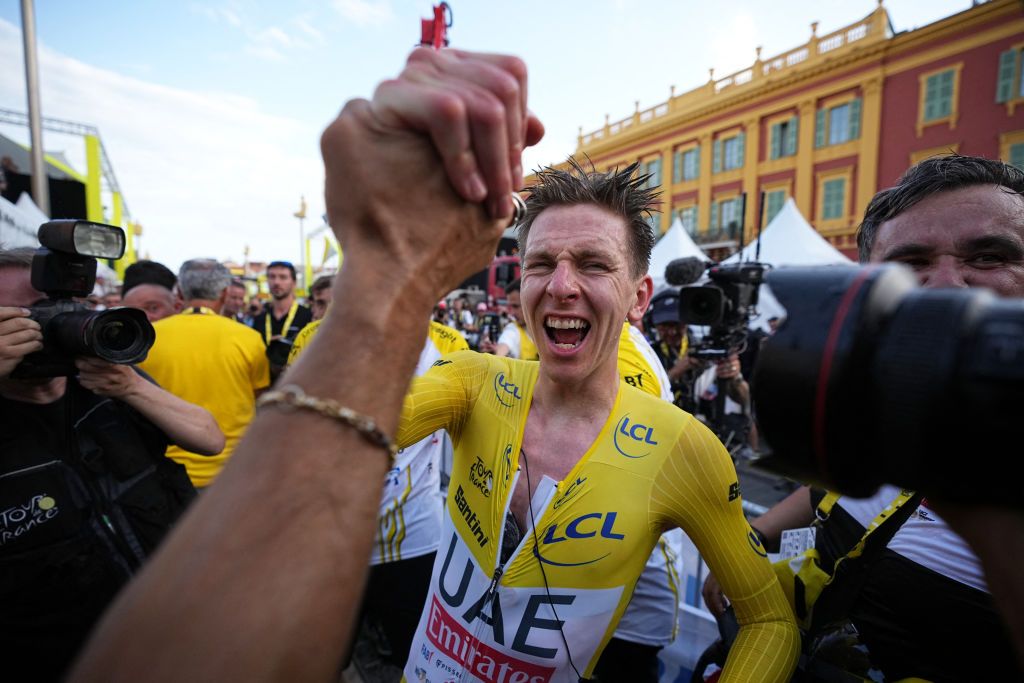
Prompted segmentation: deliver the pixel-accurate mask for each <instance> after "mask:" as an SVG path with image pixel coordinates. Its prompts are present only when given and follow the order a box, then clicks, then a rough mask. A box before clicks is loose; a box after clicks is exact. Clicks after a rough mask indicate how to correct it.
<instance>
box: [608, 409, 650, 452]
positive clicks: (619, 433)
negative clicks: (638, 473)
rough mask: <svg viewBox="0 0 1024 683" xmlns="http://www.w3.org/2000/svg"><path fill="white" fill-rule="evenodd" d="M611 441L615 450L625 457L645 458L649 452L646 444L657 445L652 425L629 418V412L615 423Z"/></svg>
mask: <svg viewBox="0 0 1024 683" xmlns="http://www.w3.org/2000/svg"><path fill="white" fill-rule="evenodd" d="M612 443H613V444H614V445H615V450H617V451H618V452H619V453H621V454H622V455H624V456H626V457H627V458H634V459H636V458H645V457H647V456H648V455H650V454H651V449H650V448H648V446H657V445H658V442H657V441H655V439H654V427H648V426H647V425H644V424H641V423H640V422H637V421H635V420H630V417H629V413H626V414H625V415H623V416H622V418H621V419H620V420H619V422H618V424H616V425H615V431H614V432H612Z"/></svg>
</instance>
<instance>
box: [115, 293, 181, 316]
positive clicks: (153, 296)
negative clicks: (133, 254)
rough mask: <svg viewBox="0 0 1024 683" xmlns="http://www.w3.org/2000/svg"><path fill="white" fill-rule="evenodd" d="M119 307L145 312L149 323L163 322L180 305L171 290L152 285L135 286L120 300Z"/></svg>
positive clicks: (178, 308)
mask: <svg viewBox="0 0 1024 683" xmlns="http://www.w3.org/2000/svg"><path fill="white" fill-rule="evenodd" d="M121 305H122V306H128V307H129V308H138V309H140V310H142V311H145V313H146V317H147V318H148V319H149V322H151V323H155V322H156V321H157V320H163V319H164V318H166V317H168V316H171V315H174V314H175V313H177V312H178V311H180V310H181V304H180V302H179V301H178V298H177V297H176V296H174V293H173V292H171V290H169V289H167V288H166V287H164V286H163V285H154V284H138V285H135V286H134V287H132V289H131V290H130V291H128V292H127V293H126V294H125V295H124V297H123V298H122V299H121Z"/></svg>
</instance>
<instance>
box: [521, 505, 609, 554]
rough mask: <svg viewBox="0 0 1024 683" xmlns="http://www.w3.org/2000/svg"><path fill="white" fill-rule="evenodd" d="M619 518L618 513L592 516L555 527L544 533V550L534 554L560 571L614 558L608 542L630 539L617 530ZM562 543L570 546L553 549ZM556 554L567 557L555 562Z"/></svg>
mask: <svg viewBox="0 0 1024 683" xmlns="http://www.w3.org/2000/svg"><path fill="white" fill-rule="evenodd" d="M617 517H618V513H617V512H603V513H602V512H588V513H585V514H582V515H579V516H578V517H576V518H574V519H572V520H570V521H569V522H567V523H566V524H565V525H564V526H563V525H561V524H552V525H551V526H549V527H548V528H547V530H546V531H545V532H544V536H543V538H542V540H541V542H540V546H539V547H538V546H534V548H533V554H534V556H535V557H536V558H537V559H538V560H540V561H541V562H543V563H544V564H550V565H554V566H556V567H582V566H584V565H588V564H594V563H595V562H600V561H601V560H603V559H605V558H606V557H608V556H609V555H611V554H612V553H611V545H610V544H609V543H607V542H606V541H621V540H623V539H624V538H626V536H625V534H621V533H618V531H617V530H616V526H615V521H616V519H617ZM589 539H593V541H589ZM558 543H565V544H566V545H565V546H559V547H558V548H553V547H552V546H554V545H555V544H558ZM587 548H589V550H588V549H587ZM556 551H559V552H558V554H559V555H560V556H564V557H560V558H559V559H553V558H552V555H551V553H553V552H556ZM546 553H547V554H546Z"/></svg>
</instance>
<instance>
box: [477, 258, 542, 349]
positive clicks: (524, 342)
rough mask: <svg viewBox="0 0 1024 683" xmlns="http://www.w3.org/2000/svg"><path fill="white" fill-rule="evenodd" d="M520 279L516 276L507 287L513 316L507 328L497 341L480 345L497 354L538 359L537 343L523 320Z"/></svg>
mask: <svg viewBox="0 0 1024 683" xmlns="http://www.w3.org/2000/svg"><path fill="white" fill-rule="evenodd" d="M519 287H520V279H519V278H516V279H515V280H513V281H512V282H510V283H508V285H507V286H506V287H505V296H506V297H508V313H509V315H510V316H511V317H512V320H510V321H509V323H508V325H505V329H503V330H502V331H501V336H500V337H498V341H497V342H496V343H491V342H487V343H485V344H482V345H481V347H480V350H481V351H484V352H485V353H493V354H494V355H496V356H508V357H509V358H518V359H520V360H537V358H538V357H539V356H538V355H537V345H536V344H534V343H533V340H532V339H530V333H529V332H527V331H526V326H525V325H524V321H523V305H522V301H521V299H520V298H519Z"/></svg>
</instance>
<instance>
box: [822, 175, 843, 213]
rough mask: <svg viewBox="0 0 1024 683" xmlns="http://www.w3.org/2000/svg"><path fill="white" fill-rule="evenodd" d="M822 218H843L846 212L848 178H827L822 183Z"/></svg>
mask: <svg viewBox="0 0 1024 683" xmlns="http://www.w3.org/2000/svg"><path fill="white" fill-rule="evenodd" d="M822 195H823V196H822V201H821V219H822V220H826V221H827V220H830V219H835V218H842V217H843V216H844V215H845V214H846V178H835V179H833V180H826V181H825V182H824V183H823V184H822Z"/></svg>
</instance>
